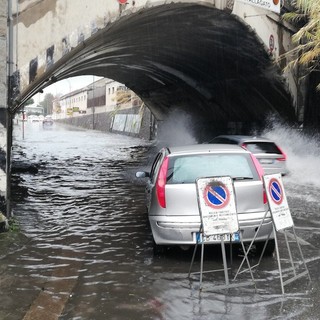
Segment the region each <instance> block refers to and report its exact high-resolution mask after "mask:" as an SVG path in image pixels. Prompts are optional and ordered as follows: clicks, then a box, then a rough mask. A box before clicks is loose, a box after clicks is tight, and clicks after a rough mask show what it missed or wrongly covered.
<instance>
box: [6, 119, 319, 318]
mask: <svg viewBox="0 0 320 320" xmlns="http://www.w3.org/2000/svg"><path fill="white" fill-rule="evenodd" d="M14 130H15V143H14V149H13V154H14V159H15V163H17V162H19V163H20V161H23V162H25V161H27V162H28V163H31V164H34V165H35V166H36V167H37V168H38V170H39V171H38V173H36V174H34V173H28V172H24V173H19V174H18V173H16V174H14V177H13V190H14V192H13V212H14V215H15V217H16V219H17V221H18V224H19V225H20V232H11V233H7V234H1V235H0V248H1V253H0V277H1V278H0V279H1V280H0V289H1V291H0V302H1V308H0V319H1V320H2V319H10V320H11V319H14V320H17V319H32V320H34V319H46V320H49V319H77V320H78V319H108V320H109V319H110V320H113V319H117V320H118V319H130V320H131V319H132V320H134V319H139V320H140V319H184V320H187V319H190V320H191V319H192V320H193V319H196V320H200V319H201V320H204V319H206V320H207V319H268V320H269V319H319V318H320V307H319V303H318V301H319V297H320V288H319V284H320V280H319V259H320V251H319V247H320V220H319V214H320V211H319V202H318V199H319V196H318V194H319V190H320V183H318V182H317V181H318V178H317V177H319V168H320V166H319V160H318V159H319V157H318V154H317V152H318V149H317V147H315V146H314V145H312V144H311V146H310V147H312V150H313V151H312V153H310V152H309V153H308V157H309V158H308V160H309V162H308V163H309V165H308V166H305V165H303V161H305V156H302V155H300V154H299V153H295V150H294V146H293V145H292V143H291V144H290V145H289V143H288V146H287V145H286V142H285V141H286V140H285V134H284V133H281V137H282V138H283V139H284V140H283V141H282V145H283V146H284V147H287V149H288V150H289V151H288V159H292V163H291V164H290V169H291V174H290V175H289V176H288V177H285V178H284V184H285V188H286V193H287V197H288V202H289V206H290V209H291V212H292V216H293V219H294V222H295V225H296V232H297V235H298V237H299V239H301V241H300V243H301V246H302V249H303V253H304V257H305V260H306V263H307V266H308V270H309V272H310V276H311V279H312V282H311V283H309V281H308V279H307V278H306V277H303V278H301V279H300V280H297V281H295V282H293V283H292V284H290V285H288V286H286V288H285V291H286V294H285V295H284V296H283V295H282V294H281V287H280V280H279V273H278V266H277V260H276V258H275V257H270V258H268V257H265V258H264V259H263V260H262V263H261V265H260V266H259V268H258V269H257V270H255V272H254V277H255V280H256V287H257V288H256V289H255V288H254V286H252V285H249V286H245V287H239V288H233V289H230V290H228V291H226V290H217V289H215V286H216V285H219V284H223V283H224V275H223V273H222V272H215V273H206V274H204V279H203V290H202V292H199V290H198V285H199V281H198V277H196V276H193V277H192V279H191V280H189V279H188V277H187V274H188V270H189V266H190V262H191V257H192V251H182V250H180V249H177V250H171V251H169V252H168V253H167V254H166V255H164V256H154V255H153V251H152V237H151V233H150V229H149V227H148V222H147V217H146V210H145V204H144V185H143V183H142V182H141V181H137V180H136V179H135V177H134V173H135V171H136V170H138V169H141V167H145V166H146V165H147V164H148V163H149V164H151V163H150V161H151V160H150V159H151V156H150V149H152V148H151V146H150V144H149V143H148V142H145V141H142V140H139V139H136V138H131V137H124V136H119V135H114V134H108V133H100V132H94V131H86V130H79V129H71V128H65V127H59V126H55V128H53V129H52V130H43V128H42V127H41V125H39V124H35V123H34V124H28V126H27V127H26V131H25V138H24V139H22V132H21V127H19V126H16V127H15V129H14ZM273 134H277V132H271V133H270V135H271V136H272V135H273ZM288 134H289V135H291V136H292V133H290V132H289V133H288ZM277 136H280V135H277ZM295 141H298V138H297V139H295ZM300 149H301V148H300ZM300 149H299V150H300ZM302 171H303V172H302ZM290 243H291V242H290ZM279 248H280V255H281V262H282V265H283V274H284V277H285V278H287V277H288V276H290V275H291V274H292V272H291V270H290V263H289V260H288V254H287V251H286V248H285V242H284V238H283V236H282V235H279ZM292 248H293V255H294V257H295V258H297V261H298V262H299V261H300V262H301V259H300V258H299V255H298V250H297V248H296V246H295V243H292ZM257 258H258V257H256V256H255V255H250V262H251V264H253V263H254V262H255V261H257ZM241 259H242V258H241V252H239V255H235V256H234V258H233V266H232V270H231V271H230V274H233V275H234V273H235V271H236V268H237V266H238V265H239V263H240V262H241ZM298 265H299V269H298V270H302V271H303V268H302V265H301V263H300V264H297V266H298ZM204 267H205V269H206V270H213V269H218V268H221V267H222V259H221V252H220V250H219V248H206V250H205V262H204ZM198 268H199V255H198V256H197V258H196V262H195V264H194V269H195V271H197V270H198ZM249 278H250V276H249V275H248V274H246V273H245V274H243V275H241V277H239V278H238V279H239V282H245V281H247V280H249Z"/></svg>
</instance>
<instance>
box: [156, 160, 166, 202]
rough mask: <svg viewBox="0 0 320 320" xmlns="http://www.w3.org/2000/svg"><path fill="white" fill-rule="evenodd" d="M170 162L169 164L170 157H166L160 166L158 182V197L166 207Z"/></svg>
mask: <svg viewBox="0 0 320 320" xmlns="http://www.w3.org/2000/svg"><path fill="white" fill-rule="evenodd" d="M168 164H169V158H168V157H165V158H164V160H163V162H162V165H161V167H160V171H159V174H158V179H157V183H156V191H157V198H158V202H159V205H160V206H161V207H162V208H165V207H166V190H165V187H166V182H167V172H168Z"/></svg>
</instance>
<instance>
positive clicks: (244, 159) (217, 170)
mask: <svg viewBox="0 0 320 320" xmlns="http://www.w3.org/2000/svg"><path fill="white" fill-rule="evenodd" d="M221 176H230V177H231V178H233V179H236V180H243V179H254V180H258V179H259V177H258V174H257V171H256V169H255V167H254V164H253V162H252V159H251V157H250V155H249V154H198V155H188V156H173V157H170V159H169V167H168V173H167V183H168V184H179V183H194V182H195V181H196V179H197V178H204V177H221Z"/></svg>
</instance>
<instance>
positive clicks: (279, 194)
mask: <svg viewBox="0 0 320 320" xmlns="http://www.w3.org/2000/svg"><path fill="white" fill-rule="evenodd" d="M269 194H270V196H271V200H272V201H273V202H274V203H275V204H277V205H280V204H281V203H282V201H283V190H282V187H281V184H280V182H279V181H278V180H277V179H275V178H273V179H271V180H270V182H269Z"/></svg>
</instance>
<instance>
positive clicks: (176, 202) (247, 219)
mask: <svg viewBox="0 0 320 320" xmlns="http://www.w3.org/2000/svg"><path fill="white" fill-rule="evenodd" d="M262 175H263V169H262V167H261V166H260V165H259V162H258V161H257V160H256V159H255V158H254V156H253V155H252V154H251V153H250V152H249V151H247V150H244V149H243V148H241V147H239V146H236V145H222V144H216V145H215V144H199V145H191V146H182V147H172V148H171V147H170V148H169V147H168V148H163V149H161V150H160V151H159V153H158V154H157V156H156V158H155V160H154V162H153V164H152V167H151V170H150V172H145V171H143V172H137V173H136V176H137V177H139V178H144V177H147V178H148V180H147V185H146V199H147V208H148V216H149V221H150V226H151V230H152V235H153V239H154V249H155V250H156V251H161V250H162V249H163V248H164V247H167V246H172V245H178V246H181V247H186V246H191V245H194V244H195V243H196V237H197V234H199V231H200V225H201V219H200V212H199V206H198V199H197V187H196V179H197V178H201V177H220V176H230V177H231V178H232V179H233V184H234V190H235V199H236V208H237V213H238V221H239V225H240V230H241V232H242V234H243V241H244V242H251V241H252V239H253V237H254V235H255V233H256V230H257V228H258V227H259V225H260V222H261V221H262V219H263V217H264V216H265V213H266V212H267V216H266V219H264V222H263V224H262V227H261V228H260V230H259V233H258V235H257V238H256V248H257V249H258V251H259V252H260V251H261V250H262V248H263V246H264V243H265V241H266V240H267V238H268V235H270V234H271V237H270V239H271V240H269V241H268V245H267V248H266V251H265V252H266V254H271V253H272V252H273V250H274V245H275V243H274V239H273V234H272V221H271V216H270V212H269V207H268V203H267V198H266V194H265V192H264V188H263V183H262ZM216 242H217V243H220V242H219V241H218V240H217V241H216Z"/></svg>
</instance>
